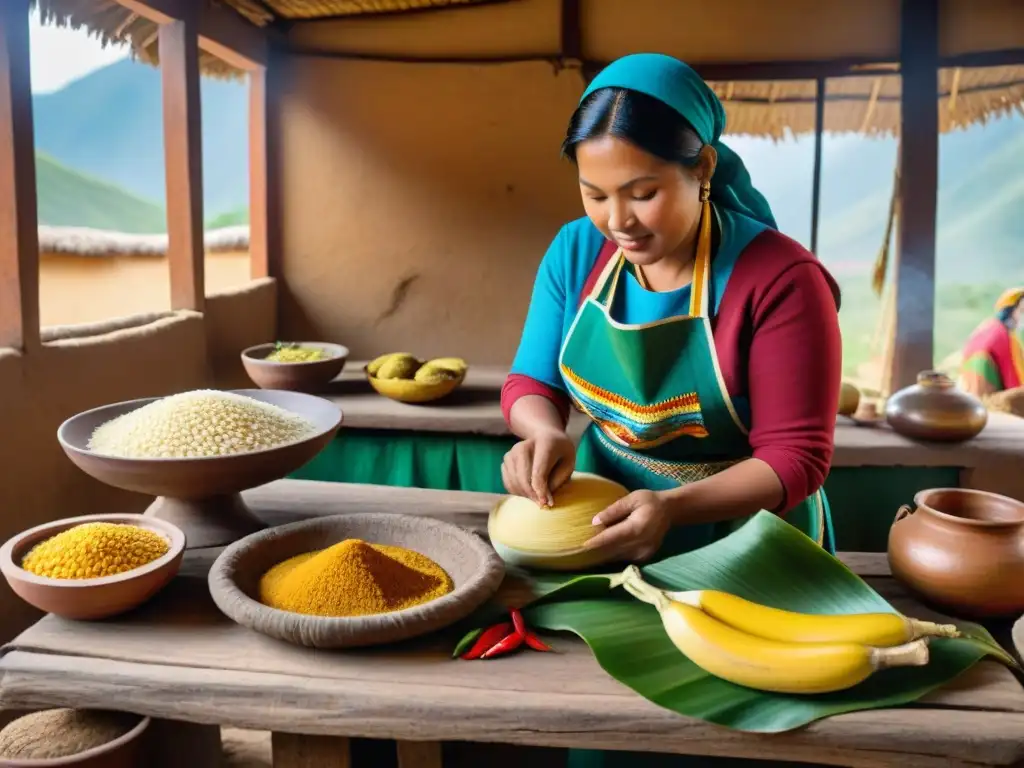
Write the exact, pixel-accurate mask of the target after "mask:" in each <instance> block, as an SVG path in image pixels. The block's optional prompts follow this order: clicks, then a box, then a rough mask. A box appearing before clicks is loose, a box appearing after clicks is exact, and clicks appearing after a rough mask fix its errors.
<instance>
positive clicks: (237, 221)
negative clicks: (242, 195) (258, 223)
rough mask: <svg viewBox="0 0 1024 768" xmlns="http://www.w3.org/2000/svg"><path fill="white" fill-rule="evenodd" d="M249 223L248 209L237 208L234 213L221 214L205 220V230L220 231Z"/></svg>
mask: <svg viewBox="0 0 1024 768" xmlns="http://www.w3.org/2000/svg"><path fill="white" fill-rule="evenodd" d="M248 223H249V209H248V208H238V209H236V210H234V211H228V212H227V213H222V214H221V215H220V216H214V217H213V218H211V219H207V220H206V228H207V229H208V230H209V229H222V228H223V227H238V226H243V225H245V224H248Z"/></svg>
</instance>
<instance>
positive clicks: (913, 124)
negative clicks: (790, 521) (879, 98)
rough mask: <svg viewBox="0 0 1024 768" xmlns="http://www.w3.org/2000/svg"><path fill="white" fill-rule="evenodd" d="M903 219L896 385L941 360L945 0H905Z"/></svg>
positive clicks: (906, 383)
mask: <svg viewBox="0 0 1024 768" xmlns="http://www.w3.org/2000/svg"><path fill="white" fill-rule="evenodd" d="M900 70H901V73H902V77H903V82H902V85H901V88H900V92H901V94H902V97H901V103H900V190H901V195H900V201H901V202H900V219H899V231H898V236H897V238H898V239H897V242H898V250H897V254H898V256H897V259H896V274H895V288H896V324H895V325H896V327H895V329H894V335H895V342H894V343H895V346H894V352H893V366H892V373H891V375H890V376H891V378H890V380H889V391H890V392H895V391H897V390H899V389H902V388H903V387H906V386H909V385H910V384H913V383H914V381H915V380H916V378H917V374H918V373H919V372H920V371H924V370H928V369H931V368H932V367H933V365H934V364H935V361H934V346H935V343H934V342H935V339H934V335H935V237H936V235H935V232H936V213H937V207H938V184H939V100H938V92H939V4H938V0H902V2H901V19H900Z"/></svg>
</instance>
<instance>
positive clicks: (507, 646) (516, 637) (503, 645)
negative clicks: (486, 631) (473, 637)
mask: <svg viewBox="0 0 1024 768" xmlns="http://www.w3.org/2000/svg"><path fill="white" fill-rule="evenodd" d="M525 639H526V636H525V635H520V634H519V633H518V632H510V633H509V634H507V635H505V637H504V638H503V639H502V640H501V641H500V642H499V643H498V644H497V645H495V646H494V647H492V648H491V649H490V650H488V651H487V652H486V653H484V655H483V656H481V657H480V658H481V659H493V658H494V657H495V656H501V655H502V654H505V653H511V652H512V651H514V650H515V649H516V648H518V647H519V646H520V645H522V644H523V641H524V640H525Z"/></svg>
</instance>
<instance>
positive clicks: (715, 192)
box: [580, 53, 778, 229]
mask: <svg viewBox="0 0 1024 768" xmlns="http://www.w3.org/2000/svg"><path fill="white" fill-rule="evenodd" d="M600 88H628V89H629V90H631V91H637V92H639V93H643V94H646V95H648V96H650V97H651V98H654V99H657V100H658V101H661V102H663V103H664V104H667V105H668V106H670V107H671V108H672V109H674V110H675V111H676V112H678V113H679V114H680V115H681V116H682V117H683V119H685V120H686V122H688V123H689V124H690V125H691V126H692V128H693V130H694V131H696V133H697V136H699V137H700V140H701V141H703V142H704V143H705V144H710V145H711V146H712V147H714V149H715V151H716V152H718V165H717V166H716V168H715V175H714V177H713V178H712V179H711V201H712V202H713V203H715V204H716V205H718V206H719V207H720V208H724V209H727V210H730V211H734V212H736V213H739V214H742V215H744V216H747V217H749V218H751V219H754V220H755V221H759V222H761V223H762V224H765V225H766V226H769V227H771V228H772V229H777V228H778V227H777V226H776V224H775V217H774V216H773V215H772V209H771V206H769V205H768V201H767V200H766V199H765V196H764V195H762V194H761V193H760V192H759V191H758V190H757V189H756V188H755V187H754V184H753V182H752V181H751V180H750V173H749V172H748V171H747V168H746V166H745V165H744V164H743V160H741V159H740V156H739V155H737V154H736V153H735V152H734V151H733V150H732V149H730V148H729V147H728V146H726V145H725V144H724V143H723V142H722V140H721V136H722V134H723V133H724V132H725V108H724V107H723V106H722V102H721V101H719V100H718V96H716V95H715V92H714V91H713V90H711V88H710V87H709V86H708V84H707V83H705V82H704V80H703V79H702V78H701V76H700V75H698V74H697V73H696V72H694V71H693V70H692V69H691V68H690V67H688V66H687V65H686V64H684V63H683V62H681V61H679V60H678V59H674V58H672V57H671V56H665V55H664V54H661V53H635V54H632V55H629V56H624V57H623V58H621V59H618V60H616V61H614V62H612V63H611V64H609V65H608V66H607V67H605V68H604V69H603V70H601V71H600V72H599V73H598V74H597V76H596V77H595V78H594V79H593V80H591V81H590V85H589V86H587V90H585V91H584V92H583V96H582V98H581V99H580V102H581V103H582V101H583V99H585V98H587V96H589V95H590V94H591V93H593V92H594V91H596V90H598V89H600Z"/></svg>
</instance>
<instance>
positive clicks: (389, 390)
mask: <svg viewBox="0 0 1024 768" xmlns="http://www.w3.org/2000/svg"><path fill="white" fill-rule="evenodd" d="M365 373H366V380H367V381H369V382H370V386H371V387H373V388H374V389H375V390H376V391H377V392H378V393H379V394H381V395H384V397H387V398H389V399H391V400H397V401H398V402H400V403H412V404H417V403H430V402H433V401H434V400H440V399H441V398H442V397H447V396H448V395H450V394H451V393H452V392H454V391H455V390H456V389H458V388H459V387H460V386H461V385H462V382H463V381H465V380H466V374H465V373H463V374H462V375H461V376H459V377H458V378H455V379H448V380H447V381H440V382H438V383H436V384H423V383H421V382H418V381H412V380H410V379H378V378H377V377H376V376H371V375H370V372H369V371H365Z"/></svg>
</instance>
